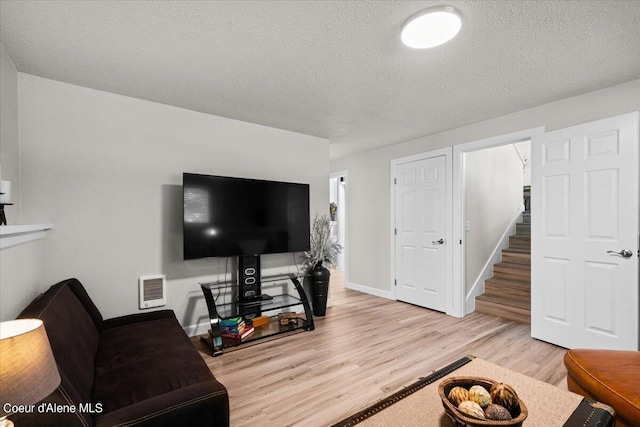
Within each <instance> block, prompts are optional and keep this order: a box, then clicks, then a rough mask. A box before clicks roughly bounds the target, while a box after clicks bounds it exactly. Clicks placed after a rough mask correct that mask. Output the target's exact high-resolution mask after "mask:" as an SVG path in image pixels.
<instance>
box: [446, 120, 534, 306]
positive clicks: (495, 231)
mask: <svg viewBox="0 0 640 427" xmlns="http://www.w3.org/2000/svg"><path fill="white" fill-rule="evenodd" d="M541 133H544V128H542V127H541V128H533V129H528V130H525V131H521V132H514V133H512V134H507V135H502V136H499V137H494V138H488V139H484V140H479V141H474V142H469V143H466V144H461V145H458V146H454V156H453V158H454V236H455V238H456V240H458V243H459V245H458V247H457V249H456V254H455V256H454V272H453V273H454V292H453V305H454V308H456V309H458V310H459V311H458V310H454V311H456V312H457V313H459V316H460V317H462V316H464V315H466V314H468V313H470V312H472V311H474V310H475V298H476V296H478V295H481V294H482V293H483V292H484V281H485V280H486V279H488V278H490V277H491V276H492V274H493V264H494V263H495V262H496V261H498V262H499V261H500V259H501V256H502V249H504V248H506V247H508V244H509V236H510V235H511V234H514V233H515V232H516V224H517V223H518V222H520V221H521V220H522V211H523V210H524V208H525V205H526V204H527V203H528V201H526V202H525V196H526V194H525V192H526V190H525V183H529V182H530V169H529V167H528V166H527V163H528V159H529V158H530V154H528V153H529V151H528V150H529V149H528V148H527V147H528V144H530V143H529V142H528V141H530V139H531V137H532V136H534V135H538V134H541ZM506 158H509V159H510V162H511V161H512V163H510V165H509V166H506V165H505V163H504V162H505V161H506V160H505V159H506ZM496 171H497V173H494V172H496ZM509 174H511V175H509ZM510 176H512V177H511V178H510ZM505 180H508V181H509V182H505ZM528 239H529V242H530V237H529V238H528ZM529 244H530V243H529Z"/></svg>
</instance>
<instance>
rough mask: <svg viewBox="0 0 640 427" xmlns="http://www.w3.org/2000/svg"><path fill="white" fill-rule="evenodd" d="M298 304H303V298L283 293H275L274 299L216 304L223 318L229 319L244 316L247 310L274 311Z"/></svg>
mask: <svg viewBox="0 0 640 427" xmlns="http://www.w3.org/2000/svg"><path fill="white" fill-rule="evenodd" d="M296 305H302V300H300V298H296V297H294V296H293V295H289V294H282V295H273V296H272V299H267V300H260V301H255V302H248V303H241V302H231V303H226V304H220V305H217V304H216V309H217V311H218V315H219V316H220V317H221V318H223V319H227V318H229V317H237V316H242V315H243V313H244V312H245V311H261V312H262V311H273V310H278V309H281V308H288V307H295V306H296ZM243 309H246V310H243Z"/></svg>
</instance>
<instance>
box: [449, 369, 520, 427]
mask: <svg viewBox="0 0 640 427" xmlns="http://www.w3.org/2000/svg"><path fill="white" fill-rule="evenodd" d="M438 393H439V394H440V398H441V399H442V406H443V407H444V411H445V413H446V414H447V415H448V416H449V417H450V418H451V419H452V420H453V422H454V424H455V425H457V426H471V427H484V426H504V427H507V426H508V427H516V426H521V425H522V422H523V421H524V420H525V418H527V415H528V414H529V413H528V411H527V407H526V406H525V404H524V402H523V401H522V400H521V399H520V398H519V397H518V394H517V393H516V391H515V390H514V389H513V387H511V386H510V385H508V384H503V383H500V382H498V381H494V380H492V379H489V378H480V377H451V378H449V379H446V380H444V381H442V382H441V383H440V385H439V386H438Z"/></svg>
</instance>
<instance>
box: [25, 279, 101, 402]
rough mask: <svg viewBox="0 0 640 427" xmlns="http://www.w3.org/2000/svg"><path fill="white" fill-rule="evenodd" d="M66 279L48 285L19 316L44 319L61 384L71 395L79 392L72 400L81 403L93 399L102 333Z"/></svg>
mask: <svg viewBox="0 0 640 427" xmlns="http://www.w3.org/2000/svg"><path fill="white" fill-rule="evenodd" d="M67 282H68V281H65V282H61V283H58V284H57V285H54V286H52V287H51V288H49V290H47V291H46V292H45V293H44V294H42V295H41V296H40V297H39V298H37V299H36V300H34V301H33V302H32V303H31V304H29V306H28V307H27V308H25V309H24V310H23V311H22V313H20V315H19V316H18V317H19V318H37V319H41V320H42V321H43V323H44V327H45V330H46V331H47V336H48V337H49V342H50V344H51V349H52V350H53V355H54V357H55V359H56V363H57V365H58V370H59V371H60V374H61V377H62V378H64V379H66V380H63V381H62V383H61V387H62V388H63V389H64V390H66V391H65V392H66V394H68V395H69V396H78V398H79V399H80V401H79V402H73V403H75V404H79V403H86V402H90V401H91V392H92V389H93V371H94V360H95V357H96V352H97V351H98V342H99V340H100V333H99V332H98V329H97V328H96V325H95V323H94V319H92V318H91V316H90V315H89V314H88V313H87V310H86V309H85V306H84V305H83V304H82V302H81V301H80V300H79V299H78V297H77V296H76V294H75V293H74V292H73V291H72V290H71V288H70V287H69V286H67ZM96 311H97V310H96Z"/></svg>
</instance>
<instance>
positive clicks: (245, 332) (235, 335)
mask: <svg viewBox="0 0 640 427" xmlns="http://www.w3.org/2000/svg"><path fill="white" fill-rule="evenodd" d="M254 330H255V329H254V328H253V326H247V327H245V328H244V329H242V330H241V331H238V332H222V338H227V339H228V340H236V341H242V340H243V339H245V338H246V337H248V336H249V335H251V334H252V333H253V332H254Z"/></svg>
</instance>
